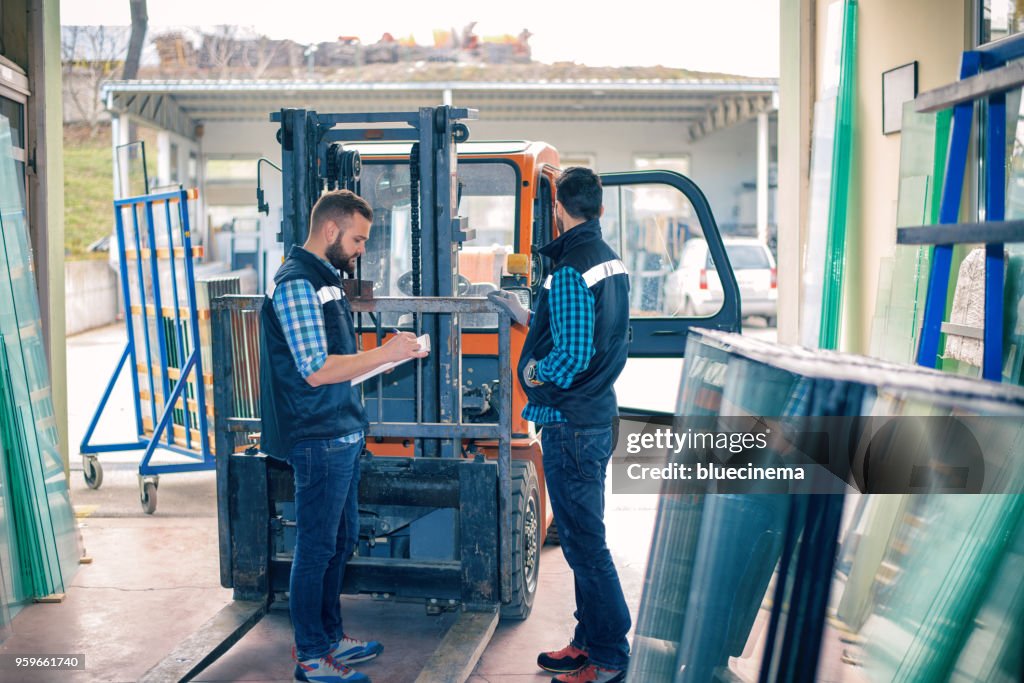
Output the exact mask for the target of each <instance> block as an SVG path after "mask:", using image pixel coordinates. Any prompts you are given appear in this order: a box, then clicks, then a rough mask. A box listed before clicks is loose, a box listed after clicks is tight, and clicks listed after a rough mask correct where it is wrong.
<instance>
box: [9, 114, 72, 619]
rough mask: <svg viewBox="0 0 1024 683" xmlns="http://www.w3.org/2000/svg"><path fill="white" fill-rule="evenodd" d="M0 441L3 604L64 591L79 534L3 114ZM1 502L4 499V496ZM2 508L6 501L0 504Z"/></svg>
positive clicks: (18, 183)
mask: <svg viewBox="0 0 1024 683" xmlns="http://www.w3.org/2000/svg"><path fill="white" fill-rule="evenodd" d="M0 338H2V341H3V343H2V344H0V354H2V355H3V364H2V365H3V367H2V368H0V370H2V372H0V438H2V440H3V448H4V453H5V456H6V457H5V458H4V462H3V465H4V467H5V469H6V476H7V484H8V489H7V491H6V492H9V495H10V507H9V510H10V517H9V518H8V521H9V528H13V529H14V534H12V535H10V536H9V538H8V540H9V541H10V540H12V539H13V540H14V543H13V546H14V547H15V551H14V553H15V554H16V555H17V556H18V558H19V562H18V567H19V574H20V577H19V578H20V582H19V581H17V580H16V581H14V582H13V585H14V589H15V591H14V595H11V596H6V597H9V603H8V604H15V603H18V602H21V601H23V600H26V599H29V598H32V597H41V596H45V595H49V594H50V593H54V592H63V591H64V588H65V585H66V581H67V580H68V579H70V577H71V575H72V573H73V572H74V570H75V569H76V568H77V566H78V558H79V557H80V551H79V545H78V533H77V527H76V524H75V518H74V513H73V510H72V508H71V501H70V499H69V497H68V486H67V480H66V479H65V476H64V463H63V459H62V457H61V454H60V452H59V450H58V445H57V444H58V441H57V422H56V417H55V415H54V411H53V401H52V396H51V390H50V379H49V370H48V367H47V361H46V348H45V345H44V340H43V334H42V322H41V318H40V310H39V300H38V297H37V294H36V288H35V279H34V269H33V267H32V259H31V249H30V246H29V235H28V225H27V221H26V210H25V197H24V191H23V188H22V178H21V175H20V174H19V173H18V170H17V168H16V166H15V163H14V158H13V153H12V145H11V132H10V127H9V125H8V122H7V120H6V119H5V118H3V117H0ZM5 498H6V496H5ZM5 505H6V500H5Z"/></svg>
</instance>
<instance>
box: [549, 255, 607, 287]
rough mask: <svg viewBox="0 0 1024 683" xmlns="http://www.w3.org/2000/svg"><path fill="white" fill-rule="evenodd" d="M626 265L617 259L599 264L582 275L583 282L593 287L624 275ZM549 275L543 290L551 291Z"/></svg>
mask: <svg viewBox="0 0 1024 683" xmlns="http://www.w3.org/2000/svg"><path fill="white" fill-rule="evenodd" d="M626 274H627V272H626V264H625V263H623V262H622V261H620V260H619V259H613V260H611V261H605V262H604V263H599V264H597V265H596V266H594V267H593V268H590V269H588V270H587V272H585V273H583V281H584V282H585V283H587V287H588V288H589V287H593V286H594V285H596V284H597V283H598V282H600V281H601V280H604V279H605V278H608V277H611V276H612V275H626ZM551 278H552V276H551V275H548V276H547V278H545V279H544V289H551Z"/></svg>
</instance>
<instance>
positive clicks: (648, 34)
mask: <svg viewBox="0 0 1024 683" xmlns="http://www.w3.org/2000/svg"><path fill="white" fill-rule="evenodd" d="M60 9H61V23H62V24H65V25H87V24H105V25H118V24H121V25H125V24H129V23H131V16H130V14H129V9H128V0H61V3H60ZM148 14H149V26H150V28H151V29H159V28H160V27H161V26H212V25H216V24H234V23H239V24H242V25H245V26H251V27H252V28H254V29H255V30H256V31H258V32H259V33H262V34H264V35H266V36H268V37H270V38H276V39H283V38H290V39H291V40H294V41H296V42H300V43H313V42H321V41H331V40H336V39H337V37H338V36H339V35H348V36H351V35H354V36H359V37H360V39H361V40H362V42H363V43H364V44H368V43H374V42H376V41H377V39H379V38H380V36H381V35H382V34H383V33H385V32H389V33H391V34H392V35H393V36H394V37H396V38H402V37H405V36H409V35H413V36H415V37H416V39H417V41H418V42H419V43H420V44H424V45H429V44H433V30H434V29H445V30H447V29H451V28H456V29H460V30H461V28H462V27H463V26H465V25H466V24H468V23H470V22H472V21H476V22H477V26H476V29H475V31H476V33H477V35H479V36H481V37H486V36H491V35H504V34H512V35H517V34H518V33H519V32H520V31H521V30H523V29H524V28H526V29H529V31H530V32H531V33H532V34H533V36H532V37H531V38H530V45H531V47H532V49H533V58H534V59H535V60H536V61H540V62H548V63H550V62H560V61H568V62H577V63H580V64H586V65H588V66H655V65H661V66H668V67H678V68H685V69H693V70H696V71H717V72H722V73H732V74H739V75H744V76H766V77H775V76H778V73H779V0H675V1H672V0H661V1H656V0H628V1H627V2H612V3H601V2H594V1H591V2H580V1H578V0H577V1H572V0H513V1H511V2H509V1H507V0H502V1H496V2H487V1H486V0H446V1H445V2H443V3H431V2H424V1H423V0H415V1H410V0H390V1H387V2H382V1H381V0H374V1H373V2H367V3H363V4H362V5H360V3H356V2H344V3H342V2H331V0H288V2H253V0H244V1H239V0H149V1H148Z"/></svg>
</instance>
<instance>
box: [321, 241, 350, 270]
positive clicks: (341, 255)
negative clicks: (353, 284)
mask: <svg viewBox="0 0 1024 683" xmlns="http://www.w3.org/2000/svg"><path fill="white" fill-rule="evenodd" d="M341 237H342V236H341V235H340V234H339V235H338V239H336V240H334V242H332V243H331V244H328V245H327V250H326V251H325V252H324V255H325V256H327V260H328V261H329V262H330V264H331V265H332V266H334V267H335V268H337V269H338V270H340V271H341V272H343V273H348V274H349V275H353V276H354V275H355V274H356V257H355V256H353V255H352V254H348V253H346V252H345V250H344V249H342V248H341Z"/></svg>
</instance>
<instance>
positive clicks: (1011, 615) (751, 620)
mask: <svg viewBox="0 0 1024 683" xmlns="http://www.w3.org/2000/svg"><path fill="white" fill-rule="evenodd" d="M686 358H687V365H686V370H685V379H684V384H683V387H682V389H681V393H680V401H679V405H678V409H679V413H680V414H681V415H685V416H715V415H717V416H719V418H720V419H721V418H722V417H726V416H766V417H776V418H784V419H794V420H797V419H799V420H802V422H801V424H802V425H803V427H802V430H803V431H804V432H806V433H807V434H808V437H807V438H808V439H810V438H813V436H814V432H815V431H816V430H815V425H816V424H819V425H820V426H821V431H823V432H824V431H828V430H829V429H834V427H827V428H826V422H827V421H828V420H829V419H831V420H835V417H844V416H872V415H876V416H891V415H899V416H915V415H949V414H953V413H955V414H957V415H1002V416H1008V419H1005V420H995V421H993V423H992V425H993V427H992V433H990V434H986V435H985V436H984V437H983V439H982V441H983V442H984V443H983V447H984V448H986V449H989V450H999V449H1002V452H1003V453H1004V454H1010V456H1011V457H1008V458H1006V459H1005V461H1006V462H1007V463H1009V465H1007V466H1005V467H1004V468H1003V470H1002V471H1000V473H999V477H1000V479H1001V481H1002V482H1003V483H1004V485H1005V489H1006V490H1010V491H1018V490H1021V487H1022V481H1024V459H1021V458H1020V457H1017V458H1014V457H1012V454H1014V453H1016V454H1017V455H1021V454H1024V426H1022V425H1024V419H1021V418H1024V390H1021V389H1020V388H1019V387H1013V386H1006V385H1002V386H1001V385H995V384H992V383H988V382H982V381H979V380H974V379H969V378H964V377H957V376H951V375H948V374H944V373H941V372H938V371H934V370H928V369H924V368H919V367H916V366H907V365H900V364H896V363H891V362H887V361H881V360H877V359H872V358H866V357H858V356H852V355H849V354H842V353H836V352H820V351H818V352H811V351H808V350H806V349H800V348H791V347H782V346H778V345H774V344H769V343H766V342H761V341H757V340H753V339H749V338H745V337H740V336H737V335H726V334H722V333H713V332H708V333H704V332H692V333H691V335H690V339H689V342H688V345H687V353H686ZM679 419H680V421H679V422H677V432H679V431H681V429H682V428H683V425H685V424H686V422H685V418H679ZM818 420H820V422H817V421H818ZM829 424H832V423H829ZM844 424H845V422H844ZM850 424H851V425H853V424H856V423H855V422H854V421H851V422H850ZM851 429H852V428H851ZM850 436H855V434H854V432H852V431H851V432H850ZM808 445H809V446H810V445H811V443H810V442H809V443H808ZM805 450H806V449H805ZM807 452H810V451H807ZM986 452H987V451H986ZM747 490H754V489H747ZM756 490H759V491H764V492H763V493H736V492H720V493H714V494H702V493H698V492H696V491H694V492H693V493H689V494H688V493H687V492H686V491H681V490H680V489H679V488H678V486H674V488H673V489H672V490H671V492H668V493H664V494H663V496H662V499H661V501H660V503H659V510H658V521H657V526H656V529H655V536H654V539H653V542H652V549H651V555H650V558H649V563H648V567H647V573H646V577H645V590H644V596H643V599H642V602H641V607H640V613H639V616H638V619H637V628H636V637H635V640H634V654H633V660H632V663H631V668H630V674H629V680H630V681H645V682H646V681H679V682H682V681H710V680H730V677H731V676H734V675H735V676H739V678H740V679H743V680H756V679H758V678H761V680H813V679H814V678H815V677H816V676H818V677H820V678H824V679H828V680H842V679H844V678H846V677H847V676H849V678H850V680H854V679H856V677H857V676H856V673H855V672H858V671H859V672H860V674H863V673H864V672H865V671H868V672H873V673H877V674H878V675H877V677H876V676H874V675H872V676H871V678H872V679H873V680H890V679H893V678H896V679H900V678H901V677H902V679H904V680H910V679H914V680H940V679H942V680H945V679H946V678H948V677H949V676H951V675H952V673H953V672H954V671H970V672H971V676H974V675H976V674H981V673H984V672H985V671H988V670H991V669H992V668H993V667H996V666H998V667H1002V668H1001V669H1000V670H1001V671H1009V672H1011V673H1013V674H1014V675H1020V673H1021V669H1020V660H1019V655H1014V656H1016V657H1017V659H1015V660H1013V661H1010V660H1011V659H1012V657H1011V656H1010V654H1008V652H1009V648H1011V647H1012V646H1011V645H1010V643H1011V642H1013V641H1011V640H1007V639H1008V638H1015V637H1017V636H1019V635H1020V624H1021V623H1022V621H1021V618H1022V617H1024V609H1022V608H1024V590H1022V589H1020V588H1019V587H1018V586H1017V585H1015V584H1009V583H1006V581H1008V580H1009V579H1008V578H1007V577H1012V576H1016V577H1017V579H1016V581H1017V584H1019V576H1020V572H1019V570H1020V569H1022V568H1024V564H1022V562H1024V558H1022V555H1021V549H1022V547H1024V540H1021V539H1020V538H1019V537H1020V534H1021V525H1020V517H1021V512H1020V509H1021V503H1020V500H1021V496H1016V495H941V494H929V495H917V496H904V498H909V499H913V500H915V501H916V502H915V508H914V509H920V510H924V511H927V512H926V513H925V514H924V515H915V516H913V517H898V519H895V520H891V521H890V522H889V524H888V525H886V524H881V523H875V524H868V525H866V528H867V529H868V531H869V533H866V534H863V535H862V536H861V537H860V538H859V545H858V546H857V548H856V550H855V551H853V552H852V561H851V563H852V567H851V566H850V563H847V564H840V565H839V566H838V568H837V567H834V566H833V563H834V558H835V556H836V549H837V542H838V540H839V535H840V530H841V528H847V529H849V528H851V524H852V522H850V521H849V520H847V523H846V524H845V525H843V524H842V523H841V521H842V519H841V515H842V514H843V500H842V496H838V495H834V494H821V495H776V494H773V493H772V489H771V488H767V487H760V488H758V489H756ZM719 491H722V489H721V488H720V489H719ZM892 498H893V497H892V496H868V497H867V505H861V506H859V507H858V509H859V510H861V512H862V513H863V510H865V509H866V510H867V513H866V514H867V515H868V516H869V517H871V516H874V517H877V516H878V515H877V514H876V510H875V508H876V507H879V506H882V507H886V506H887V512H886V514H888V515H890V517H891V516H893V515H899V514H900V513H899V512H893V510H902V509H905V506H900V505H892V504H891V503H892V502H893V501H892ZM851 501H855V498H854V497H851ZM852 508H853V506H851V509H852ZM858 514H860V513H858ZM848 517H850V515H848ZM946 518H950V519H953V518H955V520H956V522H955V523H941V522H939V520H941V519H946ZM933 519H934V520H935V522H933V521H932V520H933ZM872 530H878V531H877V533H872ZM879 534H883V535H884V537H883V538H881V539H879V538H877V536H878V535H879ZM932 536H942V537H943V542H941V543H940V542H938V539H937V538H933V537H932ZM879 544H881V546H882V548H881V549H880V547H879ZM885 548H888V550H885ZM883 557H884V558H885V559H884V561H883V559H882V558H883ZM894 566H895V567H904V568H903V569H900V570H898V572H899V573H901V576H900V577H899V579H900V580H899V584H900V585H899V586H895V587H894V586H893V585H892V573H893V572H894V571H897V570H894V569H893V567H894ZM1014 567H1015V568H1016V569H1017V573H1016V574H1014V573H1013V568H1014ZM865 575H866V576H867V580H866V581H865V580H858V581H854V580H853V577H855V576H856V577H863V576H865ZM901 590H902V592H901ZM1008 592H1009V593H1010V594H1009V595H1008ZM903 593H906V594H907V595H903ZM929 596H930V598H935V597H936V596H938V598H939V602H935V601H934V600H930V599H929ZM894 600H898V602H894ZM915 600H917V602H915ZM840 603H846V604H845V605H844V608H845V609H840V610H839V611H840V614H839V617H840V618H844V619H845V618H847V615H848V614H857V615H859V616H858V618H856V619H853V618H851V619H850V621H854V622H856V623H853V624H851V623H845V624H841V623H839V622H838V621H836V620H835V619H834V617H836V608H837V605H840ZM830 605H831V606H830ZM986 610H987V611H988V612H990V613H992V615H993V616H990V617H989V618H987V619H984V620H983V625H979V623H978V619H979V618H980V615H982V614H984V613H985V611H986ZM901 613H905V618H904V617H903V616H900V617H898V618H896V617H895V615H900V614H901ZM827 617H833V619H830V620H829V619H827ZM894 618H895V619H896V620H897V621H898V622H899V626H900V628H901V629H902V630H899V631H898V632H896V631H894V628H893V626H892V621H893V620H894ZM1015 620H1016V621H1015ZM911 625H914V626H913V628H912V627H911ZM861 627H863V628H861ZM986 628H995V629H996V630H995V632H992V631H985V629H986ZM858 631H859V633H858ZM843 638H845V639H847V640H849V641H851V642H853V643H859V642H860V641H861V640H862V639H865V638H866V639H867V645H861V644H850V643H847V642H844V641H843V640H842V639H843ZM1018 649H1019V648H1018ZM993 657H994V658H995V660H996V662H995V663H994V661H993ZM985 667H988V669H985ZM982 677H983V678H984V676H982ZM993 680H995V679H993Z"/></svg>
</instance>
